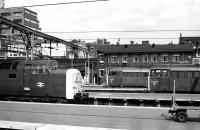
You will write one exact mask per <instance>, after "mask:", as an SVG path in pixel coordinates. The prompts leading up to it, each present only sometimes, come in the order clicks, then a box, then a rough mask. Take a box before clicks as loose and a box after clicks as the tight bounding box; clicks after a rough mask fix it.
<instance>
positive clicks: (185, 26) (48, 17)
mask: <svg viewBox="0 0 200 130" xmlns="http://www.w3.org/2000/svg"><path fill="white" fill-rule="evenodd" d="M73 1H81V0H48V1H47V0H46V1H44V0H5V8H9V7H18V6H26V5H36V4H49V3H63V2H73ZM199 7H200V0H110V1H101V2H91V3H82V4H68V5H53V6H39V7H29V8H28V9H30V10H33V11H35V12H37V13H38V20H39V21H40V27H41V29H42V32H79V31H143V30H200V8H199ZM180 33H182V36H200V31H182V32H181V31H164V32H95V33H48V34H49V35H52V36H56V37H59V38H61V39H66V40H68V39H82V40H84V41H86V42H91V41H94V40H95V39H97V38H106V39H107V40H108V41H110V42H111V44H116V43H117V41H118V39H120V44H129V43H130V41H135V43H139V44H140V43H141V41H142V40H149V41H150V43H155V44H168V43H169V42H171V41H172V42H173V43H178V38H179V36H180ZM138 38H143V39H138ZM148 38H175V39H148ZM86 39H91V40H86Z"/></svg>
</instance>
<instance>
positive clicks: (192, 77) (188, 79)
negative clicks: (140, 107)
mask: <svg viewBox="0 0 200 130" xmlns="http://www.w3.org/2000/svg"><path fill="white" fill-rule="evenodd" d="M174 80H175V83H176V84H175V87H176V92H180V93H200V68H199V66H198V65H193V64H188V65H178V64H177V65H167V64H166V65H155V66H153V67H151V68H139V69H137V68H135V69H133V70H129V71H127V70H118V71H109V75H108V86H109V87H129V88H130V87H132V88H145V89H146V90H147V91H148V92H173V86H174Z"/></svg>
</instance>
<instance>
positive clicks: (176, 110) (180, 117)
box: [168, 80, 200, 122]
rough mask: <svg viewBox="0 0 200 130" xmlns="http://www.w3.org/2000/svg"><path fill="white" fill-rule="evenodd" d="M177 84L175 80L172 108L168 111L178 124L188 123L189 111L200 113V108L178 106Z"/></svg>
mask: <svg viewBox="0 0 200 130" xmlns="http://www.w3.org/2000/svg"><path fill="white" fill-rule="evenodd" d="M175 89H176V82H175V80H174V86H173V96H172V107H171V108H170V110H169V111H168V113H171V114H172V116H173V117H174V119H175V120H177V121H178V122H186V121H187V119H188V115H187V111H188V110H191V111H200V107H195V106H179V105H178V104H176V92H175V91H176V90H175Z"/></svg>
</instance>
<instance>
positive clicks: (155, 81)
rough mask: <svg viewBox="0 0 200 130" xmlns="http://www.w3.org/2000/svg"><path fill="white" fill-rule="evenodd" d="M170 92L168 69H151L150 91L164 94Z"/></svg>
mask: <svg viewBox="0 0 200 130" xmlns="http://www.w3.org/2000/svg"><path fill="white" fill-rule="evenodd" d="M169 90H170V73H169V70H168V69H151V73H150V91H152V92H162V91H163V92H164V91H169Z"/></svg>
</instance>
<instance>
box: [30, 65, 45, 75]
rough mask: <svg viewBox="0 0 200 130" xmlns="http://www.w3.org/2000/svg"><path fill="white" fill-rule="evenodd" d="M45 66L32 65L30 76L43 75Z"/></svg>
mask: <svg viewBox="0 0 200 130" xmlns="http://www.w3.org/2000/svg"><path fill="white" fill-rule="evenodd" d="M45 71H46V65H33V66H32V69H31V72H32V74H45Z"/></svg>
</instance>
